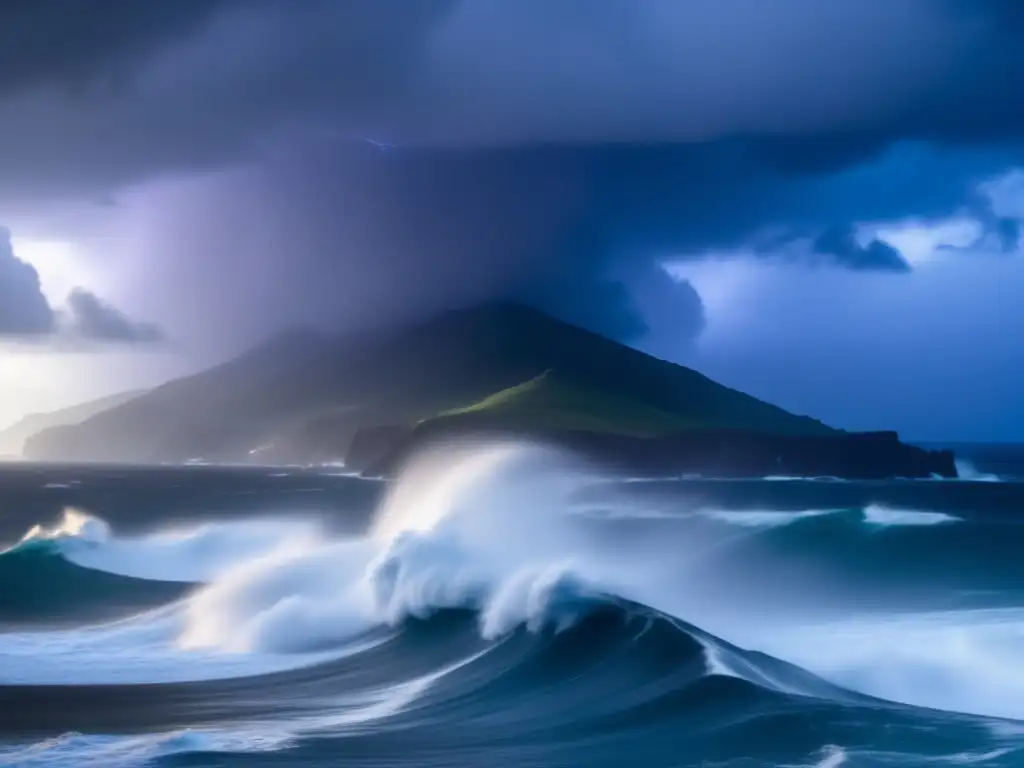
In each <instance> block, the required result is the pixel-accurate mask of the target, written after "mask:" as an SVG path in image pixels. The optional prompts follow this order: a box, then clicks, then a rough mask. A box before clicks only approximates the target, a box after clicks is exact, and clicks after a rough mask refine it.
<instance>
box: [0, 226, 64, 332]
mask: <svg viewBox="0 0 1024 768" xmlns="http://www.w3.org/2000/svg"><path fill="white" fill-rule="evenodd" d="M55 327H56V318H55V317H54V313H53V310H52V309H51V308H50V304H49V302H47V300H46V297H45V296H44V295H43V290H42V287H41V286H40V284H39V273H38V272H36V269H35V267H33V266H32V265H31V264H28V263H27V262H24V261H22V260H21V259H19V258H18V257H17V256H16V255H15V254H14V249H13V247H12V246H11V233H10V232H8V231H7V230H6V229H4V228H3V227H0V336H34V335H41V334H48V333H51V332H53V330H54V328H55Z"/></svg>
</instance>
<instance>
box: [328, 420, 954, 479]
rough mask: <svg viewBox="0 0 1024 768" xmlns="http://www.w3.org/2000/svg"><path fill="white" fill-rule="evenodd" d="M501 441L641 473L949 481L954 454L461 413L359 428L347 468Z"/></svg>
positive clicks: (388, 464)
mask: <svg viewBox="0 0 1024 768" xmlns="http://www.w3.org/2000/svg"><path fill="white" fill-rule="evenodd" d="M501 439H519V440H529V441H535V442H539V443H544V444H548V445H554V446H558V447H562V448H565V449H566V450H569V451H572V452H573V453H576V454H578V455H580V456H583V457H585V458H587V459H588V460H590V461H592V462H594V463H595V464H596V465H598V466H601V467H604V468H606V469H609V470H611V471H618V472H624V473H628V474H635V475H642V476H669V475H671V476H678V475H687V474H693V475H701V476H704V477H723V478H741V477H769V476H790V477H836V478H843V479H851V480H853V479H857V480H873V479H885V478H892V477H900V478H908V479H921V478H930V477H944V478H955V477H956V476H957V470H956V464H955V457H954V455H953V453H952V451H945V450H925V449H922V448H918V447H916V446H912V445H908V444H906V443H903V442H901V441H900V439H899V436H898V435H897V434H896V433H895V432H836V433H833V434H828V435H772V434H765V433H758V432H749V431H743V430H691V431H687V432H676V433H670V434H667V435H663V436H658V437H637V436H632V435H621V434H618V435H617V434H611V433H607V432H604V433H602V432H592V431H586V430H558V429H543V428H534V427H516V426H515V425H513V424H505V425H497V424H493V423H490V424H489V423H487V422H486V421H484V420H482V419H479V418H473V417H467V416H461V417H450V418H446V419H438V420H436V421H432V422H429V423H425V424H421V425H419V426H416V427H410V426H400V425H395V426H388V427H375V428H371V429H366V430H360V431H359V432H357V433H356V435H355V437H354V438H353V440H352V444H351V447H350V450H349V452H348V454H347V456H346V458H345V464H346V467H348V468H349V469H351V470H353V471H357V472H361V473H364V474H366V475H370V476H382V477H388V476H391V475H393V474H395V473H396V471H397V470H398V469H400V467H401V466H402V464H403V463H404V462H405V461H406V460H407V459H408V458H409V457H410V456H411V455H412V454H414V453H416V452H417V451H419V450H421V449H424V448H426V447H428V446H430V445H435V444H442V443H448V444H450V443H453V442H468V441H474V440H479V441H487V440H501Z"/></svg>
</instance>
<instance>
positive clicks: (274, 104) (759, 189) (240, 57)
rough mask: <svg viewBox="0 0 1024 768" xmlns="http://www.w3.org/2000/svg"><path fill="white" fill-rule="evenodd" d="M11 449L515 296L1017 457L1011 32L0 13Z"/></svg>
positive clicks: (912, 20) (596, 12) (1005, 20)
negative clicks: (20, 425) (258, 352)
mask: <svg viewBox="0 0 1024 768" xmlns="http://www.w3.org/2000/svg"><path fill="white" fill-rule="evenodd" d="M0 52H2V53H0V167H2V168H3V169H4V172H3V174H2V175H0V226H2V227H3V229H0V425H3V424H4V423H7V422H11V421H13V420H15V419H17V418H19V417H21V416H22V415H24V414H26V413H29V412H33V411H40V410H48V409H52V408H57V407H63V406H66V405H71V404H74V403H76V402H80V401H82V400H85V399H89V398H94V397H99V396H102V395H105V394H109V393H112V392H116V391H120V390H126V389H133V388H135V387H138V386H146V385H151V384H155V383H158V382H160V381H163V380H166V379H168V378H170V377H174V376H177V375H182V374H184V373H188V372H191V371H195V370H199V369H201V368H203V367H205V366H208V365H212V364H214V363H216V362H218V361H221V360H224V359H227V358H230V357H232V356H233V355H237V354H239V353H240V352H242V351H244V350H245V349H246V348H248V347H250V346H252V345H254V344H256V343H259V342H260V341H261V340H262V339H264V338H266V337H267V336H268V335H271V334H273V333H275V332H278V331H281V330H284V329H287V328H290V327H294V326H297V325H313V326H318V327H323V328H326V329H330V330H338V331H353V332H355V331H358V330H359V329H361V328H365V327H370V326H374V325H379V324H381V323H389V322H400V321H406V320H415V319H417V318H420V317H426V316H428V315H430V314H432V313H434V312H438V311H442V310H444V309H447V308H453V307H458V306H464V305H468V304H472V303H474V302H477V301H484V300H488V299H492V298H510V299H515V300H519V301H523V302H526V303H529V304H531V305H533V306H536V307H538V308H540V309H542V310H544V311H546V312H549V313H551V314H553V315H556V316H558V317H561V318H563V319H566V320H568V321H571V322H574V323H578V324H580V325H583V326H586V327H588V328H591V329H593V330H595V331H598V332H601V333H604V334H607V335H609V336H611V337H614V338H616V339H619V340H621V341H623V342H625V343H629V344H632V345H634V346H637V347H638V348H641V349H644V350H645V351H648V352H650V353H652V354H655V355H657V356H659V357H663V358H666V359H670V360H673V361H676V362H680V363H683V364H686V365H690V366H692V367H695V368H697V369H698V370H700V371H702V372H704V373H706V374H708V375H709V376H711V377H712V378H715V379H717V380H719V381H721V382H723V383H725V384H728V385H729V386H733V387H736V388H739V389H742V390H744V391H747V392H749V393H751V394H754V395H756V396H759V397H762V398H765V399H768V400H770V401H772V402H775V403H777V404H778V405H781V406H783V407H785V408H787V409H790V410H793V411H797V412H800V413H807V414H810V415H813V416H815V417H818V418H821V419H823V420H824V421H826V422H828V423H830V424H833V425H835V426H840V427H845V428H848V429H897V430H899V431H900V432H901V434H903V435H904V436H905V437H907V438H911V439H917V440H954V439H956V440H1014V439H1018V440H1024V398H1021V397H1019V396H1018V394H1017V392H1018V388H1019V387H1018V382H1020V381H1022V380H1024V344H1022V343H1021V342H1022V341H1024V256H1022V253H1021V250H1022V242H1021V222H1022V221H1024V143H1022V140H1024V100H1021V99H1020V98H1019V94H1020V93H1021V92H1022V88H1024V5H1022V4H1021V3H1019V2H1018V0H830V2H828V3H823V2H820V0H691V1H690V2H686V3H682V2H678V0H630V2H623V1H622V0H514V1H513V0H402V1H399V0H304V1H303V2H302V3H294V2H289V1H288V0H178V1H177V2H174V3H139V2H137V1H136V0H107V2H105V3H103V4H100V5H97V4H94V3H89V2H86V0H12V2H7V3H4V4H3V5H2V6H0Z"/></svg>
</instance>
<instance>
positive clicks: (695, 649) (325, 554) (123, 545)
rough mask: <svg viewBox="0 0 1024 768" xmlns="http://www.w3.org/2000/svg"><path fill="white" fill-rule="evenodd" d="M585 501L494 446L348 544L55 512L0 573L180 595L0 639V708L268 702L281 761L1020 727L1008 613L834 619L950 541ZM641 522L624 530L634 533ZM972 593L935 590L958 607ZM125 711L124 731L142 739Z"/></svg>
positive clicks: (878, 513)
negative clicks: (734, 731) (370, 749)
mask: <svg viewBox="0 0 1024 768" xmlns="http://www.w3.org/2000/svg"><path fill="white" fill-rule="evenodd" d="M601 482H604V481H603V480H602V479H601V478H598V477H597V476H595V475H594V474H593V472H591V471H590V470H589V469H588V467H586V466H585V465H582V464H580V463H579V462H577V461H576V460H574V459H573V458H571V457H568V456H565V455H563V454H561V453H559V452H557V451H553V450H550V449H546V448H539V447H536V446H530V445H522V444H496V445H492V446H486V447H480V446H474V447H473V448H471V449H470V448H463V449H459V448H454V449H448V450H447V451H446V452H444V453H430V454H426V455H424V456H421V457H420V458H419V459H418V460H416V461H415V462H414V463H413V464H412V465H410V466H409V467H408V468H407V469H406V471H405V472H404V473H403V475H402V476H401V477H400V478H399V479H398V480H397V481H396V482H395V483H394V484H393V485H392V486H391V487H390V489H389V492H388V494H387V496H386V498H385V500H384V502H383V504H382V505H381V508H380V510H379V511H378V514H377V516H376V518H375V520H374V522H373V524H372V526H371V527H370V529H369V531H368V532H367V534H366V535H364V536H359V537H353V538H339V537H336V536H332V535H330V534H328V533H327V532H326V531H324V530H323V529H321V528H320V527H318V526H317V525H315V524H314V523H312V522H310V521H303V520H300V519H287V518H286V519H279V520H264V521H245V522H242V523H217V524H214V523H209V524H206V525H204V526H199V527H196V528H194V529H192V530H179V531H176V532H161V533H156V534H151V535H148V536H142V537H134V538H123V539H122V538H119V537H118V536H116V534H115V532H112V531H110V530H109V528H108V527H107V526H106V525H105V524H103V523H102V521H100V520H98V519H96V518H93V517H89V516H86V515H84V514H82V513H77V512H75V513H69V514H68V515H66V516H65V518H64V520H63V521H62V522H61V523H60V524H59V525H58V526H56V528H54V529H48V530H47V529H38V530H34V531H32V532H31V534H30V535H29V536H27V537H26V539H25V540H23V542H22V543H20V544H19V545H17V546H16V547H14V548H13V549H11V550H9V551H8V552H7V553H4V554H2V555H0V568H2V567H3V565H4V563H5V562H13V558H15V557H25V556H26V553H31V552H34V551H37V550H38V549H40V548H43V549H46V551H47V552H48V553H50V554H51V555H53V556H55V557H56V558H57V559H59V560H62V561H64V562H65V563H68V564H71V565H72V566H74V567H76V568H78V569H85V570H89V571H91V572H94V573H98V574H104V575H106V576H111V577H119V578H124V579H130V580H133V581H139V582H143V583H146V584H171V585H176V588H180V589H187V590H188V593H187V594H185V595H183V596H181V595H171V596H170V597H169V598H168V600H169V602H167V604H166V605H164V606H163V607H161V608H159V609H158V610H155V611H150V612H148V613H143V614H141V615H127V616H125V617H124V618H123V619H122V620H121V621H118V622H116V623H113V624H108V625H100V626H95V627H91V628H86V629H82V628H78V629H75V630H73V631H72V630H60V631H48V632H33V633H6V634H2V635H0V658H3V660H4V663H3V665H2V667H0V683H2V684H3V685H0V696H3V695H4V690H5V689H4V687H3V686H4V685H6V686H11V685H15V684H17V685H36V684H40V683H47V684H50V683H53V682H57V681H59V682H62V683H65V684H69V683H70V684H74V685H78V686H96V687H97V690H98V689H99V688H102V687H103V686H104V685H109V684H111V683H118V684H121V685H122V686H127V687H129V688H132V686H134V685H135V684H140V683H160V684H164V685H168V684H172V683H173V684H177V685H185V686H186V687H184V688H176V689H175V696H176V697H179V698H175V699H174V700H175V701H181V700H184V701H190V702H191V701H196V702H198V701H202V702H204V704H203V706H202V707H200V708H199V710H200V711H201V712H202V713H203V714H202V716H203V718H205V719H204V720H203V721H202V722H204V723H209V722H210V721H211V720H213V721H216V720H217V719H218V718H223V719H225V720H227V719H232V720H238V719H239V718H240V717H249V718H252V719H253V720H258V719H259V718H260V717H266V716H270V714H271V713H274V714H276V715H280V707H282V706H284V705H283V704H282V703H281V698H280V696H275V695H272V694H271V693H268V691H271V690H273V691H278V690H287V691H288V696H287V699H288V701H289V702H293V701H303V702H313V701H315V702H316V706H313V705H311V704H303V705H302V706H301V707H300V706H298V705H293V704H289V705H288V707H289V709H288V712H287V718H285V719H287V720H288V722H289V723H290V725H289V726H288V728H287V729H285V730H286V731H287V733H286V734H284V735H282V736H281V738H282V739H284V740H287V739H291V738H292V737H293V736H295V734H302V733H309V732H313V731H316V732H323V731H325V730H326V731H329V732H332V733H334V732H345V733H350V732H351V731H352V729H356V730H357V731H358V732H359V733H360V734H365V733H368V732H377V729H384V730H387V729H393V728H399V727H403V728H404V727H409V728H412V725H410V723H414V722H415V723H422V722H430V723H434V724H437V723H440V722H472V723H473V724H474V729H475V730H473V734H475V735H474V736H473V738H479V739H484V738H485V736H484V735H481V734H491V731H488V727H489V726H488V723H490V722H491V721H492V720H493V722H494V723H495V724H496V723H498V722H499V721H500V722H501V723H502V724H503V725H505V726H507V725H508V724H509V723H510V722H514V723H517V724H518V726H520V727H521V728H528V729H532V730H535V731H536V730H541V729H543V728H553V727H554V726H555V725H556V720H557V717H559V716H564V717H566V718H570V719H571V721H570V720H566V721H565V722H562V723H561V725H562V726H563V727H564V728H567V729H575V730H573V733H576V734H578V735H579V736H580V738H583V737H584V734H585V736H586V738H587V739H590V740H591V742H590V743H598V742H600V741H601V739H602V738H604V737H603V735H602V734H605V733H607V734H615V733H617V734H618V735H619V738H620V739H621V738H625V737H623V736H622V731H621V728H622V727H623V723H633V724H635V725H637V728H638V730H637V731H635V732H634V731H631V733H634V734H635V733H640V732H642V731H643V728H641V727H640V724H644V723H647V724H650V727H655V726H656V725H657V724H659V723H668V722H669V721H671V722H672V723H674V724H675V725H673V727H675V728H678V727H679V726H678V723H679V716H680V712H685V713H687V714H688V716H692V718H693V719H692V723H695V724H699V725H694V726H693V727H694V729H695V730H694V733H697V732H699V729H700V727H705V728H708V729H710V730H709V732H712V731H713V729H714V727H716V723H717V724H718V725H720V726H721V727H722V728H725V727H726V726H727V724H731V725H729V727H736V726H735V724H736V723H738V722H746V721H744V720H743V717H744V715H743V714H742V713H744V712H746V713H748V715H749V716H750V717H751V718H754V714H752V713H756V712H758V711H761V709H763V705H764V702H765V698H764V697H810V698H813V699H815V700H820V701H821V702H825V703H827V706H830V707H833V706H834V707H851V706H854V707H865V708H868V709H871V710H874V709H878V708H882V709H887V711H888V712H889V714H887V717H889V718H890V719H891V718H893V717H896V715H893V714H892V712H893V711H896V710H892V709H891V708H892V706H893V705H889V704H887V703H885V702H884V701H879V700H876V699H871V698H868V697H870V696H875V697H881V698H882V699H885V700H893V701H896V702H901V703H905V704H914V705H922V706H928V707H940V708H942V709H945V710H951V711H966V712H970V713H976V714H978V715H985V716H999V717H1024V710H1022V708H1021V704H1020V702H1022V701H1024V676H1021V675H1018V674H1017V673H1015V672H1014V671H1013V670H1015V669H1024V653H1022V652H1021V651H1020V648H1022V647H1024V643H1020V642H1018V640H1019V639H1020V638H1018V636H1017V635H1016V634H1015V632H1017V631H1018V630H1017V628H1018V627H1020V626H1022V625H1024V616H1021V615H1020V613H1019V612H1016V609H1002V612H998V611H995V610H994V609H986V610H985V611H982V610H975V609H970V610H966V609H964V610H961V609H959V608H957V609H955V610H945V611H941V612H937V611H930V612H925V613H922V612H921V611H911V610H909V609H908V608H907V606H904V607H903V608H901V609H900V610H895V609H894V608H893V606H892V605H891V604H889V603H884V602H883V601H882V598H881V597H880V596H882V595H884V596H885V599H886V600H891V599H894V598H893V597H892V596H891V595H888V594H887V593H888V592H892V591H894V590H886V591H883V590H881V589H880V590H879V591H878V592H877V593H872V592H861V593H859V595H860V597H861V603H860V607H859V608H858V609H857V612H856V613H851V607H850V606H851V605H856V603H851V602H850V600H848V599H838V598H837V595H840V594H842V595H843V597H844V598H848V597H849V596H850V593H849V592H848V591H847V592H844V590H849V589H853V588H854V587H857V588H860V587H861V586H862V585H863V583H864V575H863V573H864V572H863V570H861V571H860V572H858V578H857V579H853V578H851V579H849V582H850V583H847V581H846V580H845V575H844V573H845V572H844V571H843V568H849V569H850V570H851V573H852V569H853V568H855V567H856V566H857V564H858V563H861V562H863V561H864V559H865V558H870V559H871V564H872V565H871V567H872V568H875V570H877V571H878V572H879V573H880V576H879V578H878V582H879V585H880V586H881V587H886V586H888V584H887V583H886V580H890V579H892V577H893V574H895V573H897V572H899V573H901V574H902V575H904V576H905V575H906V574H907V569H908V568H910V566H909V565H907V561H909V560H913V558H909V557H908V556H907V555H908V553H910V552H915V551H916V552H921V551H927V550H928V549H929V547H932V546H933V544H934V543H935V542H939V541H940V537H946V538H947V539H948V538H949V537H950V536H951V535H952V536H953V541H954V543H955V541H956V540H957V537H962V536H964V535H968V534H967V531H968V529H969V526H967V525H964V524H963V521H962V520H960V519H958V518H956V517H954V516H952V515H947V514H944V513H938V512H930V511H928V510H914V509H903V508H898V507H886V506H880V505H874V506H872V505H868V506H865V507H862V508H857V509H843V508H839V509H822V510H797V511H786V512H779V511H775V510H769V509H766V510H761V511H754V512H749V511H748V512H741V511H736V510H723V509H718V508H714V507H713V506H710V505H709V504H708V503H707V501H706V500H702V499H698V498H694V499H692V500H691V501H692V503H690V502H686V501H685V500H684V501H680V500H679V499H678V498H677V499H676V500H675V501H674V502H673V505H672V506H671V507H666V506H664V505H661V504H659V503H655V502H651V501H650V500H648V501H646V502H644V503H639V502H638V501H637V500H636V498H635V497H634V496H633V495H632V494H631V492H630V491H629V488H628V486H626V487H625V490H623V489H619V490H618V491H615V490H610V489H609V487H608V485H607V483H605V484H604V485H603V486H602V491H601V493H600V494H598V495H596V496H595V494H594V493H593V492H592V491H593V487H594V485H595V483H601ZM638 516H639V517H642V518H643V519H644V525H642V526H633V525H630V523H631V521H632V519H633V518H635V517H638ZM961 529H962V530H961ZM954 531H955V532H956V533H951V532H954ZM1007 538H1008V539H1009V537H1007ZM1008 546H1009V545H1008ZM1013 546H1016V544H1013ZM822 550H824V554H822ZM5 558H7V560H6V561H5ZM837 563H838V564H839V567H837V565H836V564H837ZM932 565H934V562H933V563H932ZM876 566H877V567H876ZM899 569H903V570H899ZM990 570H991V569H990ZM978 573H979V574H980V573H981V571H980V570H979V571H978ZM964 574H966V576H965V575H964ZM972 574H973V571H971V570H970V569H964V571H963V573H955V574H952V575H951V576H950V578H954V577H955V578H960V579H962V580H964V581H962V583H963V584H965V585H969V586H976V585H974V584H973V583H972V582H970V581H968V580H965V579H968V577H971V576H972ZM934 575H935V574H934V568H932V570H931V571H929V578H932V577H934ZM1018 575H1019V574H1018ZM979 578H980V576H979ZM876 598H877V599H878V601H877V602H876V601H875V600H876ZM836 605H839V606H841V607H842V614H843V615H841V616H840V615H838V612H837V610H836V608H835V606H836ZM30 635H31V636H30ZM902 648H915V649H926V651H927V652H922V653H917V654H911V653H909V652H906V653H903V652H901V649H902ZM925 683H927V684H925ZM90 690H92V693H93V695H99V694H97V693H96V691H95V690H93V689H90ZM133 690H134V688H133ZM539 691H543V695H540V694H539V693H538V692H539ZM341 692H344V693H345V695H344V696H341V695H340V694H341ZM47 695H50V694H47ZM52 695H53V696H57V695H58V694H57V693H53V694H52ZM61 695H65V694H61ZM126 695H127V694H126ZM132 695H135V694H132ZM138 695H139V696H141V695H142V694H141V693H140V694H138ZM324 701H329V702H330V706H329V707H326V709H325V707H324V705H323V702H324ZM62 703H63V704H66V703H67V700H60V701H57V700H55V701H54V702H53V703H52V704H53V707H59V706H61V705H62ZM726 705H728V706H726ZM822 706H826V704H822ZM261 707H266V710H264V709H261ZM716 707H717V708H716ZM759 707H760V708H761V709H759ZM51 708H52V707H51ZM275 708H277V709H275ZM138 710H139V714H138V718H139V720H138V721H137V722H136V721H132V725H133V726H135V727H138V728H139V729H143V728H145V727H155V726H156V725H157V724H158V721H157V720H154V722H152V723H150V722H148V721H145V720H144V714H145V708H144V707H142V706H140V707H138ZM40 711H42V710H40ZM239 712H241V713H242V714H241V715H240V714H239ZM325 712H326V713H325ZM442 712H443V713H444V715H443V717H442V714H441V713H442ZM559 713H563V714H562V715H559ZM738 713H739V714H738ZM718 715H720V716H721V719H720V720H719V721H716V720H715V717H717V716H718ZM25 716H26V717H28V716H29V715H28V714H26V715H25ZM83 717H84V715H83ZM908 717H909V716H908ZM182 718H184V719H183V720H182V722H187V718H186V717H184V715H182ZM489 718H490V719H489ZM702 718H703V719H702ZM403 724H404V725H403ZM613 725H614V727H613ZM233 727H234V728H235V732H237V730H238V726H237V723H236V724H235V726H233ZM438 727H440V726H438ZM645 727H646V726H645ZM744 727H745V726H744ZM751 727H753V726H751ZM495 728H497V726H496V725H495ZM617 729H618V730H617ZM83 730H86V729H83ZM496 733H497V731H494V733H493V734H491V736H493V737H494V738H497V736H496V735H495V734H496ZM487 738H490V736H488V737H487ZM504 738H506V739H507V738H509V737H508V736H507V735H506V736H505V737H504ZM637 738H639V737H637ZM695 738H696V737H695ZM462 740H463V743H468V741H471V739H470V737H469V736H468V735H466V734H463V735H462ZM161 743H162V744H164V746H166V743H164V742H161ZM176 743H177V742H175V744H176ZM182 743H186V744H189V745H191V746H187V749H194V748H195V745H194V744H193V743H192V742H190V741H188V740H185V741H183V742H182ZM275 743H276V742H275ZM97 748H99V747H97ZM104 748H106V747H104ZM154 748H155V747H154ZM238 748H239V749H241V747H238ZM546 748H547V749H549V750H552V749H555V748H554V747H552V746H551V745H550V744H548V745H547V747H546ZM637 748H638V749H640V748H641V742H640V741H638V742H637ZM830 754H831V753H830ZM836 754H838V753H836ZM595 764H596V763H595Z"/></svg>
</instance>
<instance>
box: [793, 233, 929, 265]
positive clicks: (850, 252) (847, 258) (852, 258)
mask: <svg viewBox="0 0 1024 768" xmlns="http://www.w3.org/2000/svg"><path fill="white" fill-rule="evenodd" d="M813 250H814V252H815V253H818V254H821V255H823V256H831V257H833V258H835V259H837V260H839V261H840V262H841V263H843V264H845V265H847V266H849V267H850V268H851V269H867V270H880V271H884V272H909V271H910V265H909V264H907V262H906V260H905V259H904V258H903V257H902V256H901V255H900V252H899V251H897V250H896V249H895V248H893V247H892V246H891V245H889V244H888V243H883V242H882V241H881V240H877V239H874V240H871V241H870V242H868V243H863V244H862V243H860V242H859V241H858V240H857V233H856V232H855V231H854V229H853V227H850V226H836V227H830V228H829V229H826V230H825V231H824V232H822V233H821V234H820V235H819V236H818V237H817V238H816V239H815V241H814V245H813Z"/></svg>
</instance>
